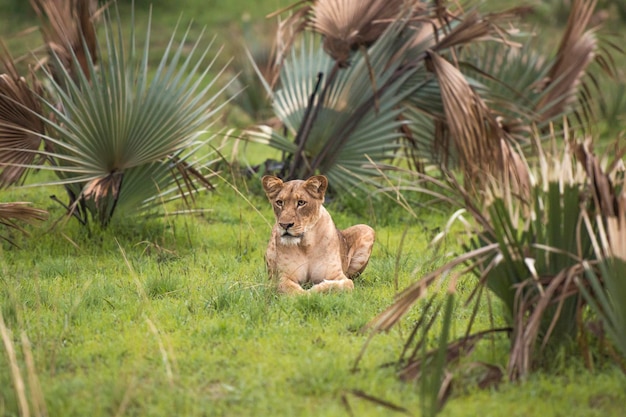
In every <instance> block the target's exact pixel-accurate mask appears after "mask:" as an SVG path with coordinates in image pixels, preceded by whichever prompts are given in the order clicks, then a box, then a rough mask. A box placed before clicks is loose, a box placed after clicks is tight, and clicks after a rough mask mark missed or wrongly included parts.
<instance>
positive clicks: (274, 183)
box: [262, 175, 328, 244]
mask: <svg viewBox="0 0 626 417" xmlns="http://www.w3.org/2000/svg"><path fill="white" fill-rule="evenodd" d="M262 181H263V189H264V190H265V194H266V195H267V198H268V199H269V200H270V203H271V204H272V207H273V208H274V214H275V215H276V223H277V225H278V228H279V233H280V237H281V238H280V240H281V243H283V244H298V243H300V241H301V239H302V236H303V235H304V234H305V233H306V232H307V230H309V229H310V228H311V227H313V225H315V223H316V222H317V220H318V219H319V217H320V207H321V206H322V203H323V202H324V193H325V192H326V188H327V187H328V180H327V179H326V177H324V176H323V175H316V176H313V177H311V178H309V179H307V180H305V181H303V180H293V181H287V182H283V181H282V180H281V179H279V178H277V177H274V176H271V175H266V176H264V177H263V179H262Z"/></svg>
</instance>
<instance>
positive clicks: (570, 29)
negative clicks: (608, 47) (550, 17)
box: [536, 0, 597, 122]
mask: <svg viewBox="0 0 626 417" xmlns="http://www.w3.org/2000/svg"><path fill="white" fill-rule="evenodd" d="M596 3H597V0H575V1H574V2H573V4H572V9H571V12H570V15H569V19H568V22H567V27H566V29H565V33H564V34H563V38H562V39H561V44H560V45H559V49H558V52H557V59H556V61H555V62H554V65H553V66H552V68H551V69H550V72H549V73H548V76H547V78H546V79H545V80H543V81H542V85H541V86H540V87H539V88H540V89H541V90H546V91H547V94H546V95H545V96H544V97H543V99H542V100H541V101H540V102H539V103H538V105H537V109H536V110H537V111H538V113H540V114H541V119H540V120H539V121H540V122H542V121H548V120H551V119H553V118H554V117H556V116H558V115H560V114H562V113H563V112H564V111H565V110H566V109H567V107H568V106H569V105H571V104H572V103H573V102H574V101H575V99H576V93H577V91H578V87H579V86H580V84H581V80H582V78H583V77H584V75H585V71H586V69H587V67H588V66H589V64H590V63H591V61H592V60H593V58H594V55H595V51H596V47H597V44H596V38H595V36H594V34H593V32H591V31H589V30H588V26H589V22H590V19H591V17H592V15H593V11H594V9H595V6H596Z"/></svg>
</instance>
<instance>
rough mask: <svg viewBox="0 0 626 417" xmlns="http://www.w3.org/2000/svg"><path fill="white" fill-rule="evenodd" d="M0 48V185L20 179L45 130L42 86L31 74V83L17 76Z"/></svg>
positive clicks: (5, 52) (9, 58) (7, 54)
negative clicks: (40, 95) (3, 68)
mask: <svg viewBox="0 0 626 417" xmlns="http://www.w3.org/2000/svg"><path fill="white" fill-rule="evenodd" d="M2 49H3V52H4V53H3V55H1V56H0V62H1V63H2V64H3V66H4V67H5V68H6V71H7V73H5V74H0V169H1V170H2V171H1V172H0V188H1V187H6V186H8V185H11V184H15V183H17V182H19V181H20V179H21V178H22V176H23V174H24V171H25V169H26V166H28V165H31V164H32V163H33V160H34V159H35V156H36V155H37V150H38V149H39V146H40V144H41V136H40V135H41V134H43V133H44V124H43V121H42V119H41V118H40V115H41V113H42V107H41V102H40V101H39V94H40V93H41V88H40V87H39V85H38V83H37V81H36V80H35V78H34V77H32V82H31V85H32V87H31V85H29V83H28V82H27V81H26V80H25V79H24V78H23V77H20V75H19V74H18V72H17V69H16V68H15V65H14V63H13V59H12V58H11V56H10V55H9V53H8V51H7V50H6V47H5V45H4V44H2Z"/></svg>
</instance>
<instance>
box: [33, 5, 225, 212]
mask: <svg viewBox="0 0 626 417" xmlns="http://www.w3.org/2000/svg"><path fill="white" fill-rule="evenodd" d="M104 20H105V24H104V44H103V45H99V46H98V50H99V54H100V55H101V56H105V57H107V61H106V62H103V63H102V64H101V65H100V66H99V67H96V66H95V65H94V63H93V62H94V60H93V59H91V55H90V52H89V51H88V50H85V54H86V56H87V57H88V58H90V59H87V61H86V62H87V70H86V72H82V71H79V72H76V73H75V72H73V71H72V70H71V68H74V66H78V65H79V63H80V59H79V57H78V56H76V55H74V54H73V55H72V63H73V64H72V65H71V66H69V67H68V66H66V65H63V60H64V58H63V57H62V56H59V55H58V54H56V53H53V54H52V59H53V61H54V68H55V70H57V69H58V72H56V71H55V72H46V75H47V77H48V79H49V81H50V89H51V96H52V97H54V99H52V100H51V99H44V98H43V97H41V100H42V101H43V102H44V103H45V106H46V108H47V110H48V111H50V113H51V114H52V117H50V118H45V119H43V120H44V122H45V124H46V130H47V134H46V135H45V136H44V140H45V142H46V151H45V152H44V154H45V155H46V157H47V158H48V160H49V161H50V165H49V166H47V167H46V169H50V170H53V171H54V172H56V173H57V175H58V177H59V180H58V181H56V183H60V184H64V185H65V186H66V188H67V189H68V193H69V195H70V199H71V201H70V203H71V207H72V208H73V209H76V208H81V207H82V208H86V209H87V210H88V211H89V212H90V213H91V214H92V216H93V217H94V218H96V219H98V220H99V221H100V222H101V223H102V224H107V223H108V222H109V221H110V218H111V216H112V214H113V212H114V211H115V210H116V209H122V210H131V211H136V210H141V209H147V208H152V207H154V206H155V205H156V204H159V199H158V198H157V199H155V198H154V197H155V196H158V195H160V194H161V193H163V192H165V191H166V190H169V189H170V188H171V187H172V186H174V187H177V184H179V185H180V189H179V191H180V195H181V196H185V195H187V194H189V193H193V192H194V191H195V188H194V187H193V186H192V184H193V183H195V182H196V181H195V180H200V185H202V186H205V185H207V181H206V179H204V178H203V177H202V175H200V176H198V175H197V174H198V173H199V172H200V171H201V170H202V165H197V166H196V162H195V160H194V157H193V154H194V153H195V152H196V151H198V150H199V149H203V151H207V150H208V147H207V146H205V145H206V143H207V142H208V140H209V139H210V137H209V136H208V135H207V134H206V133H203V132H204V130H205V129H206V128H208V127H209V126H210V125H211V123H212V120H213V119H214V117H215V116H216V114H217V113H218V112H219V111H220V110H221V108H222V107H223V105H224V104H225V103H224V102H219V101H218V99H219V97H220V96H221V93H223V92H224V90H225V89H226V88H227V87H228V84H229V83H225V84H226V85H225V86H223V87H220V88H219V89H217V91H214V90H215V89H216V88H215V84H216V81H217V79H218V78H219V77H220V76H221V74H222V73H223V71H224V70H223V69H222V70H221V71H220V72H218V76H217V77H216V78H213V79H210V77H209V73H210V71H211V70H212V63H213V62H214V60H213V61H212V62H210V61H209V60H208V54H209V51H210V47H211V45H209V46H208V47H202V46H201V42H202V41H203V37H202V36H200V37H199V38H198V40H197V41H196V42H195V43H194V44H192V45H191V46H189V45H188V44H187V35H188V32H187V33H185V35H184V36H183V37H182V39H181V40H180V42H179V43H177V42H176V41H175V36H176V32H174V34H173V35H172V37H171V39H170V42H169V44H168V46H167V48H166V50H165V52H164V53H163V56H162V59H161V61H160V63H159V65H158V67H157V68H156V69H154V70H153V69H151V68H150V67H149V59H148V58H149V49H150V48H149V39H150V24H148V29H147V33H146V40H145V44H144V46H143V48H142V47H140V46H138V40H137V39H136V36H135V32H134V30H133V31H131V35H130V46H129V47H126V45H125V43H124V40H123V38H122V34H121V22H120V19H119V16H117V17H112V16H111V13H107V14H106V16H105V19H104ZM102 49H103V50H102ZM56 100H58V102H57V101H56ZM181 173H183V174H184V175H183V178H182V181H181V177H180V174H181ZM199 177H201V178H199ZM190 187H191V188H190Z"/></svg>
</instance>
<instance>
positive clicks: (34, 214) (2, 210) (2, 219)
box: [0, 202, 48, 245]
mask: <svg viewBox="0 0 626 417" xmlns="http://www.w3.org/2000/svg"><path fill="white" fill-rule="evenodd" d="M29 205H30V203H26V202H16V203H0V225H2V226H5V227H8V228H11V229H16V230H18V231H20V232H22V233H24V234H27V232H26V230H24V229H23V228H22V227H21V226H20V225H19V224H18V221H20V222H26V223H31V222H33V221H43V220H46V219H47V218H48V212H47V211H45V210H41V209H37V208H33V207H29ZM0 239H4V240H6V241H7V242H9V243H11V244H13V245H15V243H14V242H13V241H11V239H9V238H8V237H6V236H4V235H0Z"/></svg>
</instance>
